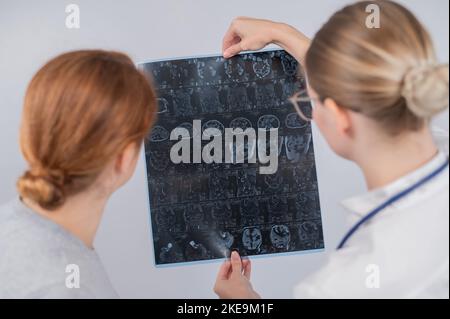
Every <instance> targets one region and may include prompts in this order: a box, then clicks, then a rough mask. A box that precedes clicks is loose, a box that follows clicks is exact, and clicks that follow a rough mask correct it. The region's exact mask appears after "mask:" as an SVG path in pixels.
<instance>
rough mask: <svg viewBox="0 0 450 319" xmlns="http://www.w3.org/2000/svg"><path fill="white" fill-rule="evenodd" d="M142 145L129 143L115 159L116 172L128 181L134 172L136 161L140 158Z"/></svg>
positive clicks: (124, 180)
mask: <svg viewBox="0 0 450 319" xmlns="http://www.w3.org/2000/svg"><path fill="white" fill-rule="evenodd" d="M139 150H140V145H138V144H137V143H135V142H133V143H130V144H128V145H127V146H126V147H125V148H124V149H123V151H122V152H121V153H119V154H118V155H117V157H116V160H115V165H114V169H115V171H116V174H117V175H119V176H121V178H120V179H121V180H122V179H123V182H126V181H127V180H128V179H129V178H130V177H131V176H132V175H133V173H134V169H135V168H136V163H137V160H138V158H139Z"/></svg>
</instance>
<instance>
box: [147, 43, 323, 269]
mask: <svg viewBox="0 0 450 319" xmlns="http://www.w3.org/2000/svg"><path fill="white" fill-rule="evenodd" d="M140 68H141V69H142V70H143V71H144V73H145V74H146V75H148V76H149V77H150V78H151V79H152V82H153V84H154V86H155V88H156V91H157V95H158V103H159V109H158V119H157V123H156V124H155V125H154V127H153V129H152V131H151V132H150V133H149V135H148V137H147V138H146V140H145V158H146V165H147V180H148V190H149V201H150V218H151V230H152V236H153V238H152V240H153V247H154V252H155V264H156V265H157V266H161V265H167V264H180V263H186V262H199V261H209V260H214V259H222V258H225V257H228V256H229V255H230V252H231V251H232V250H237V251H238V252H239V253H240V254H241V256H255V255H275V254H280V253H298V252H305V251H314V250H318V249H322V248H324V241H323V232H322V220H321V212H320V202H319V193H318V184H317V177H316V167H315V159H314V148H313V141H312V133H311V126H310V123H308V122H306V121H304V120H303V119H301V118H300V117H299V116H298V115H297V113H296V112H295V109H294V107H293V106H292V105H291V104H290V103H289V102H288V98H289V97H290V96H292V95H293V94H294V93H296V92H298V91H300V90H304V89H305V86H306V84H305V78H304V76H303V74H302V70H301V68H300V66H299V65H298V64H297V62H296V61H295V60H294V59H293V58H292V57H291V56H290V55H288V54H287V53H286V52H285V51H283V50H274V51H263V52H257V53H245V54H241V55H238V56H236V57H233V58H231V59H224V58H223V57H221V56H209V57H193V58H183V59H174V60H164V61H152V62H145V63H142V64H140ZM302 108H311V105H309V104H308V105H302ZM196 121H197V122H199V123H200V124H198V125H196ZM176 129H181V130H182V131H183V132H185V133H186V134H185V135H183V136H176V138H173V136H172V134H171V133H172V132H174V131H176ZM228 129H232V130H240V131H239V132H243V131H246V130H249V129H253V130H255V132H256V134H257V135H258V139H256V140H253V141H251V140H247V141H246V142H245V143H243V144H242V145H238V144H237V143H235V142H234V140H233V141H232V142H229V141H228V143H227V141H226V139H225V138H223V139H221V137H224V135H226V133H225V132H226V131H227V130H228ZM205 130H208V131H209V132H213V134H211V136H210V137H209V139H202V137H204V135H202V134H204V133H205ZM273 130H277V132H278V136H277V138H276V139H274V140H270V139H263V140H262V141H261V140H260V139H259V134H263V133H264V134H266V133H267V132H271V131H273ZM175 135H176V134H175ZM212 138H214V139H218V140H222V141H224V142H222V144H221V147H222V151H223V152H220V153H223V154H226V153H228V154H231V160H230V161H226V160H224V161H214V162H210V163H207V162H206V161H204V160H203V158H202V157H201V155H200V158H199V156H196V154H195V152H198V149H197V150H194V145H195V144H196V143H199V144H198V146H200V153H201V152H202V149H203V152H205V148H203V147H204V146H205V145H206V144H208V143H209V142H210V140H211V139H212ZM180 141H181V142H183V143H185V144H184V145H187V147H189V149H190V153H189V154H188V155H189V156H188V160H187V161H185V160H183V161H181V162H178V163H175V162H174V161H173V160H172V157H171V150H172V148H173V147H174V145H175V144H176V143H179V142H180ZM269 147H276V148H275V153H276V156H277V158H278V167H277V170H276V172H275V173H273V174H262V173H261V172H260V171H259V168H260V166H261V165H265V164H264V163H261V161H259V160H258V156H257V155H258V154H259V152H261V150H263V151H264V152H266V154H267V152H268V151H267V150H268V149H269ZM196 157H197V159H195V158H196ZM237 158H241V159H243V161H238V160H237ZM251 158H256V161H253V162H252V161H250V160H249V159H251Z"/></svg>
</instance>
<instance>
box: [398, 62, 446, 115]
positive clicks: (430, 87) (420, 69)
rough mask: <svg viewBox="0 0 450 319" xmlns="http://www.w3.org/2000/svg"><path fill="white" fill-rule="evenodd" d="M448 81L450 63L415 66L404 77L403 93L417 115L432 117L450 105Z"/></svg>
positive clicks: (410, 107)
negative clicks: (449, 65) (449, 64)
mask: <svg viewBox="0 0 450 319" xmlns="http://www.w3.org/2000/svg"><path fill="white" fill-rule="evenodd" d="M448 82H449V76H448V64H440V65H437V64H431V65H421V66H417V67H413V68H411V69H409V70H408V72H406V74H405V77H404V78H403V88H402V92H401V94H402V96H403V97H404V98H405V99H406V103H407V105H408V108H409V109H410V110H411V112H413V113H414V114H415V115H416V116H417V117H419V118H431V117H433V116H434V115H436V114H438V113H440V112H442V111H444V110H445V109H446V108H447V107H448V103H449V97H448V95H449V88H448Z"/></svg>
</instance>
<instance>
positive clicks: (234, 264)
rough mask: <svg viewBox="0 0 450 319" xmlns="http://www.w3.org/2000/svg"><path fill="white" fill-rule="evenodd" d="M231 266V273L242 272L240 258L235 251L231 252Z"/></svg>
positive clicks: (239, 273)
mask: <svg viewBox="0 0 450 319" xmlns="http://www.w3.org/2000/svg"><path fill="white" fill-rule="evenodd" d="M231 268H232V270H233V271H232V275H235V274H238V275H241V274H242V260H241V257H240V256H239V254H238V252H237V251H233V252H232V253H231Z"/></svg>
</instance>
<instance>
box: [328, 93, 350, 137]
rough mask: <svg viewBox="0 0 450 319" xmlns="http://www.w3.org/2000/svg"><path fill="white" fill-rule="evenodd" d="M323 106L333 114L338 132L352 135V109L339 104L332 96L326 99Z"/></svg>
mask: <svg viewBox="0 0 450 319" xmlns="http://www.w3.org/2000/svg"><path fill="white" fill-rule="evenodd" d="M323 106H324V107H325V109H326V111H327V112H329V113H330V114H331V115H332V118H333V119H334V123H335V128H336V130H337V133H338V134H343V135H347V136H349V135H351V129H352V119H351V116H350V111H349V110H347V109H346V108H344V107H341V106H339V105H337V103H336V102H335V101H334V100H333V99H331V98H327V99H325V101H324V102H323Z"/></svg>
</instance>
